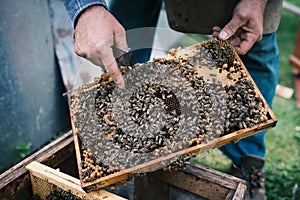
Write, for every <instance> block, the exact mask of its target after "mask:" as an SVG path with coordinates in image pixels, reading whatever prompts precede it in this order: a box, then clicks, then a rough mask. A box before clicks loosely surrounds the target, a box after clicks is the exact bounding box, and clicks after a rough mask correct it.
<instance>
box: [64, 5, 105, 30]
mask: <svg viewBox="0 0 300 200" xmlns="http://www.w3.org/2000/svg"><path fill="white" fill-rule="evenodd" d="M63 1H64V4H65V7H66V9H67V11H68V14H69V16H70V17H71V20H72V22H73V25H74V26H75V23H76V20H77V17H78V16H79V14H80V13H81V12H82V11H83V10H84V9H86V8H88V7H89V6H92V5H102V6H104V7H106V8H107V5H106V3H105V0H63Z"/></svg>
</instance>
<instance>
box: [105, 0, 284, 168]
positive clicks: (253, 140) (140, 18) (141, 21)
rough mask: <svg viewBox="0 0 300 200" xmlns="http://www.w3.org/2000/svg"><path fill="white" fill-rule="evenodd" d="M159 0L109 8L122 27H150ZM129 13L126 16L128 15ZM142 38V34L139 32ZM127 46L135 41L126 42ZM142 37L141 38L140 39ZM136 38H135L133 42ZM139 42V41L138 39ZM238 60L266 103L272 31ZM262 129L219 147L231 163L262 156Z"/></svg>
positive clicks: (271, 78) (270, 88)
mask: <svg viewBox="0 0 300 200" xmlns="http://www.w3.org/2000/svg"><path fill="white" fill-rule="evenodd" d="M161 4H162V1H161V0H156V1H154V0H153V1H140V0H131V1H124V0H111V1H110V5H109V9H110V12H111V13H112V14H113V15H114V16H115V17H116V18H117V19H118V20H119V21H120V22H121V24H122V25H123V26H124V27H125V29H126V30H129V29H134V28H140V27H154V26H156V24H157V20H158V17H159V12H160V8H161ZM128 13H130V17H129V15H128ZM148 34H149V35H147V37H151V35H152V37H154V33H148ZM141 38H143V36H141ZM127 40H129V42H128V43H129V46H131V45H137V44H130V41H131V39H130V38H127ZM141 40H142V39H141ZM136 42H137V41H136V40H135V43H136ZM141 42H142V41H141ZM150 54H151V49H141V50H137V51H136V52H134V55H135V59H134V61H135V62H146V61H148V60H149V58H150ZM241 59H242V61H243V62H244V64H245V66H246V67H247V69H248V70H249V72H250V74H251V76H252V78H253V79H254V81H255V83H256V84H257V86H258V88H259V89H260V91H261V93H262V94H263V96H264V97H265V99H266V101H267V102H268V104H269V106H270V107H271V106H272V100H273V97H274V94H275V87H276V84H277V81H278V72H279V55H278V46H277V41H276V34H275V33H272V34H267V35H264V36H263V38H262V40H260V41H259V42H257V43H255V45H254V46H253V47H252V49H251V50H250V51H249V52H248V53H247V54H246V55H245V56H241ZM265 134H266V132H262V133H259V134H255V135H253V136H251V137H248V138H245V139H243V140H240V141H239V142H238V143H230V144H228V145H225V146H223V147H221V148H220V150H221V151H222V152H223V153H224V154H225V155H226V156H227V157H229V158H230V159H231V160H232V161H233V163H235V164H236V165H239V162H240V159H241V157H242V156H243V155H249V154H250V155H255V156H259V157H264V155H265V151H266V146H265V142H264V135H265Z"/></svg>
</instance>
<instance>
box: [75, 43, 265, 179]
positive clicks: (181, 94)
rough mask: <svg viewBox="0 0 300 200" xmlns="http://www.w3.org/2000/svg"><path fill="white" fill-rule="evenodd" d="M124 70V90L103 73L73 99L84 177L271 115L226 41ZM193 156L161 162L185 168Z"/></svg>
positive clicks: (115, 169)
mask: <svg viewBox="0 0 300 200" xmlns="http://www.w3.org/2000/svg"><path fill="white" fill-rule="evenodd" d="M121 72H122V74H123V76H124V79H125V85H126V89H120V88H118V87H117V86H116V85H115V84H114V82H113V81H112V79H111V78H110V77H109V76H108V75H107V74H103V75H102V76H101V77H100V78H97V79H95V82H94V84H92V85H85V86H83V87H82V88H80V89H79V90H78V91H77V93H76V94H75V95H74V96H73V97H72V104H71V114H72V116H71V117H72V122H73V124H74V127H75V128H76V132H77V134H78V136H79V138H80V141H81V148H82V149H81V150H82V152H81V154H82V155H81V157H82V164H81V167H82V177H83V181H84V182H89V181H93V180H95V179H98V178H101V177H103V176H107V175H109V174H112V173H115V172H118V171H122V170H124V169H128V168H130V167H133V166H136V165H139V164H143V163H146V162H148V161H151V160H154V159H157V158H159V157H163V156H166V155H168V154H170V153H174V152H177V151H180V150H182V149H185V148H189V147H191V146H194V145H197V144H202V143H207V142H208V141H211V140H213V139H215V138H218V137H220V136H223V135H226V134H229V133H232V132H234V131H237V130H241V129H246V128H251V127H253V126H255V125H257V124H260V123H262V122H265V121H267V120H268V115H267V109H266V108H265V105H264V102H263V100H262V99H261V98H260V96H259V95H258V94H257V91H256V89H255V87H254V85H253V83H252V81H251V80H250V79H249V77H248V75H247V72H246V71H245V70H244V69H243V68H242V63H241V61H240V60H239V59H238V57H237V56H236V54H235V53H234V51H233V49H232V47H231V46H230V45H229V44H228V42H227V41H220V40H217V39H210V40H207V41H205V42H203V43H200V44H197V45H195V46H192V47H190V48H184V49H180V48H178V49H173V50H171V51H170V52H169V54H168V55H167V56H164V57H161V58H156V59H154V60H153V61H150V62H147V63H143V64H136V65H134V66H133V67H130V66H129V67H121ZM191 156H192V155H185V156H180V157H175V158H174V159H171V160H169V161H167V162H166V161H164V163H161V165H160V166H159V167H160V168H163V167H167V168H168V169H175V170H177V169H181V168H183V167H184V166H185V164H186V163H187V162H188V160H189V158H190V157H191Z"/></svg>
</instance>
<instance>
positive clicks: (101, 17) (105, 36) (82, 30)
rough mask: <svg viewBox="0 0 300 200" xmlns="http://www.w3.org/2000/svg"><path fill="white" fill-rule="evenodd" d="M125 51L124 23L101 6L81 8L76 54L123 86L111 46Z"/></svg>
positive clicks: (75, 46) (77, 27)
mask: <svg viewBox="0 0 300 200" xmlns="http://www.w3.org/2000/svg"><path fill="white" fill-rule="evenodd" d="M114 45H115V46H116V47H117V48H119V49H122V50H127V49H128V46H127V42H126V35H125V30H124V28H123V26H122V25H121V24H120V23H119V22H118V21H117V19H116V18H115V17H114V16H113V15H112V14H110V13H109V12H108V11H107V10H106V9H105V8H104V7H103V6H100V5H94V6H91V7H89V8H87V9H86V10H84V11H83V12H82V13H81V14H80V16H79V18H78V21H77V23H76V26H75V44H74V49H75V53H76V54H77V55H79V56H81V57H84V58H86V59H88V60H89V61H91V62H92V63H94V64H95V65H98V66H101V67H104V68H105V69H106V71H107V73H108V74H109V75H110V76H111V77H112V79H113V80H114V81H115V83H116V84H117V85H118V86H119V87H121V88H124V79H123V77H122V74H121V72H120V70H119V68H118V65H117V62H116V59H115V58H114V55H113V50H112V46H114Z"/></svg>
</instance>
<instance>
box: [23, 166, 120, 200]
mask: <svg viewBox="0 0 300 200" xmlns="http://www.w3.org/2000/svg"><path fill="white" fill-rule="evenodd" d="M25 168H26V169H27V170H29V171H30V177H31V183H32V188H33V194H34V196H38V197H40V198H41V199H42V200H43V199H47V197H49V196H51V195H53V191H55V190H56V189H57V188H60V189H61V190H63V191H65V192H67V193H68V194H70V193H71V194H72V196H73V197H74V198H75V197H77V198H81V199H86V200H104V199H105V200H113V199H114V200H122V199H124V198H122V197H119V196H117V195H115V194H112V193H110V192H107V191H105V190H99V191H93V192H90V193H86V192H85V191H84V190H83V189H82V188H81V186H80V181H79V179H76V178H74V177H72V176H69V175H67V174H65V173H62V172H59V171H58V170H54V169H52V168H50V167H48V166H46V165H43V164H41V163H39V162H36V161H33V162H31V163H30V164H28V165H27V166H26V167H25ZM60 195H61V194H60Z"/></svg>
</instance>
